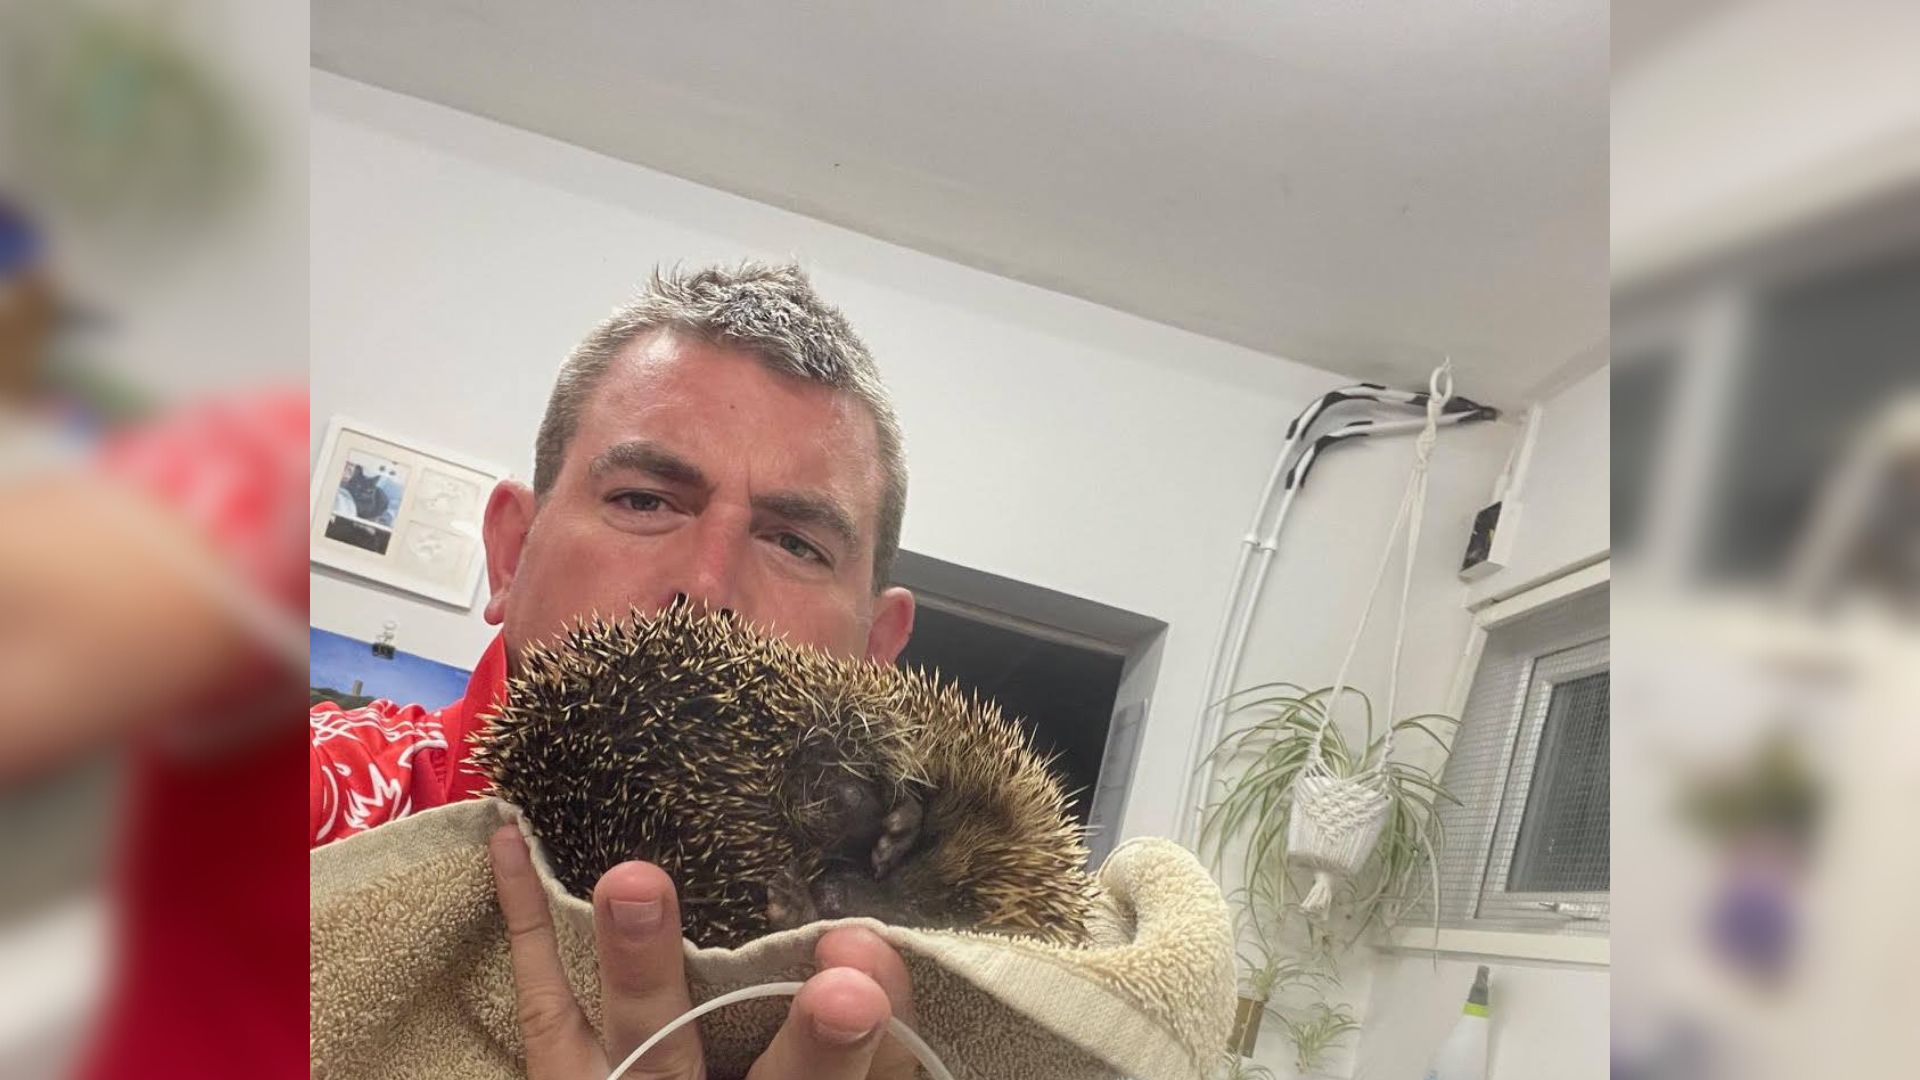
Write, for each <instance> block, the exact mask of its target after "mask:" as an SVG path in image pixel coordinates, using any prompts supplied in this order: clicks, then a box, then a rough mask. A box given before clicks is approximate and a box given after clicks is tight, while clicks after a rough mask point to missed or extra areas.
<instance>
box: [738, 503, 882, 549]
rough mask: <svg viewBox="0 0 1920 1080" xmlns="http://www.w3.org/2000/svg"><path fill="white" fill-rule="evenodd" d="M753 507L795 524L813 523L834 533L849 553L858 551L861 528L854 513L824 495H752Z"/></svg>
mask: <svg viewBox="0 0 1920 1080" xmlns="http://www.w3.org/2000/svg"><path fill="white" fill-rule="evenodd" d="M753 507H754V509H756V510H763V511H765V512H767V513H769V514H773V515H776V516H778V517H781V518H784V519H786V520H787V521H790V522H792V523H794V524H795V525H812V526H815V527H817V528H822V529H825V530H827V531H828V532H831V533H833V534H834V535H835V536H836V537H838V538H839V540H840V541H841V543H842V544H844V545H845V546H846V550H847V551H848V552H856V551H859V550H860V531H859V530H858V529H856V528H854V525H853V516H852V515H851V514H848V513H847V512H846V510H844V509H842V508H841V506H840V504H839V503H837V502H835V501H834V500H833V499H832V498H830V497H828V496H826V495H816V494H813V493H811V492H805V491H780V492H774V493H772V494H770V495H756V496H754V497H753Z"/></svg>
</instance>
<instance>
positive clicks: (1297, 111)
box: [313, 0, 1608, 404]
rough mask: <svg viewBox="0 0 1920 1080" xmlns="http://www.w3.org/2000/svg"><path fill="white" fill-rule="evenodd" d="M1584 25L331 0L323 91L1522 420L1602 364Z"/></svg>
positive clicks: (1295, 14) (1542, 8)
mask: <svg viewBox="0 0 1920 1080" xmlns="http://www.w3.org/2000/svg"><path fill="white" fill-rule="evenodd" d="M1607 29H1608V27H1607V14H1606V5H1605V4H1604V3H1601V2H1598V0H1450V2H1398V0H1373V2H1364V0H1308V2H1303V0H1261V2H1217V3H1210V4H1207V5H1205V7H1204V9H1203V8H1202V7H1201V6H1200V5H1194V4H1166V3H1158V4H1155V3H1137V2H1129V3H1120V2H1108V3H1104V4H1091V3H1072V4H1068V3H1052V4H1047V3H1033V2H1031V0H1027V2H1013V0H972V2H968V3H918V4H901V3H897V2H894V3H885V2H880V3H869V4H846V3H841V4H828V3H808V4H782V3H764V2H761V3H747V2H713V0H707V2H691V0H671V2H670V0H652V2H643V0H569V2H546V3H517V2H508V0H409V2H407V3H394V2H392V0H316V2H315V3H314V5H313V57H314V63H315V64H316V65H317V66H319V67H322V68H325V69H327V70H330V71H334V72H337V73H339V74H342V75H346V76H348V77H351V78H356V79H360V80H362V81H365V82H370V83H374V84H377V85H380V86H384V87H387V88H389V89H393V90H398V91H401V92H403V93H408V94H412V95H415V96H418V97H423V98H427V99H430V100H433V101H438V102H441V103H443V104H447V105H451V106H453V107H456V108H459V109H463V110H465V111H468V112H472V113H476V114H479V115H482V116H487V117H491V118H493V119H496V120H500V121H503V122H505V123H508V124H512V125H515V126H518V127H522V128H526V129H529V130H532V131H537V132H540V133H543V134H546V135H550V136H554V137H557V138H560V139H564V140H567V141H569V142H572V143H575V144H578V145H580V146H584V147H588V148H590V149H593V150H597V151H599V152H602V153H606V154H609V155H612V156H615V157H619V158H623V159H626V160H629V161H633V162H636V163H639V164H643V165H646V166H649V167H652V168H655V169H659V170H661V171H664V172H668V173H672V174H675V175H679V176H683V177H686V178H688V179H691V180H695V181H698V182H701V183H704V184H708V185H711V186H714V187H718V188H723V189H726V190H729V191H733V192H736V193H739V194H742V195H746V196H749V197H751V198H754V199H757V200H760V201H763V202H767V203H772V204H775V205H778V206H783V207H786V208H789V209H792V210H796V211H799V212H801V213H805V214H808V215H811V216H813V217H817V218H821V219H824V220H827V221H832V222H835V223H837V224H841V225H844V226H847V227H850V228H853V229H857V230H859V231H861V232H864V233H868V234H870V235H874V236H878V237H881V238H883V239H887V240H891V241H894V242H897V243H900V244H904V245H908V246H911V247H914V248H918V249H920V250H923V251H927V252H930V253H933V254H936V255H940V256H944V257H947V258H951V259H954V260H956V261H959V262H963V263H966V264H969V265H972V266H976V267H980V268H982V269H986V270H990V271H992V272H995V273H998V274H1003V275H1005V276H1008V277H1012V278H1017V279H1020V280H1023V281H1028V282H1031V283H1033V284H1036V285H1040V286H1043V287H1046V288H1050V289H1054V290H1057V291H1060V292H1064V293H1069V294H1072V295H1075V296H1080V297H1083V298H1086V299H1088V300H1092V301H1095V302H1098V303H1102V304H1106V305H1109V306H1111V307H1114V308H1118V309H1121V310H1124V311H1130V312H1133V313H1136V314H1139V315H1142V316H1146V317H1148V318H1151V319H1155V320H1158V321H1161V322H1165V323H1170V324H1173V325H1176V326H1181V327H1185V328H1187V329H1190V330H1194V331H1198V332H1200V333H1203V334H1207V335H1210V336H1213V337H1217V338H1221V339H1225V340H1227V341H1232V342H1236V343H1239V344H1243V345H1247V346H1251V347H1253V348H1256V349H1259V350H1262V351H1265V352H1269V353H1273V354H1277V355H1282V356H1287V357H1291V358H1294V359H1298V360H1302V361H1306V362H1308V363H1312V364H1315V365H1318V366H1322V367H1327V368H1331V369H1334V370H1337V371H1342V372H1346V373H1350V374H1352V375H1356V376H1360V377H1363V378H1374V379H1380V380H1386V381H1391V382H1394V383H1398V384H1403V385H1405V384H1413V383H1419V382H1422V381H1424V378H1425V374H1426V371H1427V369H1428V368H1429V367H1430V366H1431V365H1432V363H1433V362H1435V361H1436V360H1437V359H1438V358H1439V357H1440V356H1441V355H1442V354H1443V353H1451V354H1452V356H1453V358H1454V363H1455V367H1456V371H1457V372H1458V377H1459V389H1460V392H1462V393H1466V394H1469V395H1471V396H1475V397H1479V398H1482V399H1483V400H1490V401H1496V402H1502V403H1506V404H1515V403H1518V402H1520V401H1524V400H1526V399H1527V398H1528V397H1529V396H1531V395H1532V394H1533V393H1535V392H1536V391H1538V390H1539V389H1540V388H1541V387H1542V386H1544V385H1548V384H1551V383H1555V382H1558V381H1561V380H1563V379H1564V378H1565V377H1566V375H1567V373H1568V369H1569V368H1570V367H1579V368H1584V367H1588V366H1592V365H1594V364H1595V363H1596V362H1597V358H1598V357H1599V356H1601V355H1603V353H1604V349H1603V348H1601V345H1602V343H1603V341H1604V338H1605V336H1606V333H1607V307H1608V301H1607V289H1608V277H1607V250H1606V245H1607V75H1608V71H1607Z"/></svg>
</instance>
